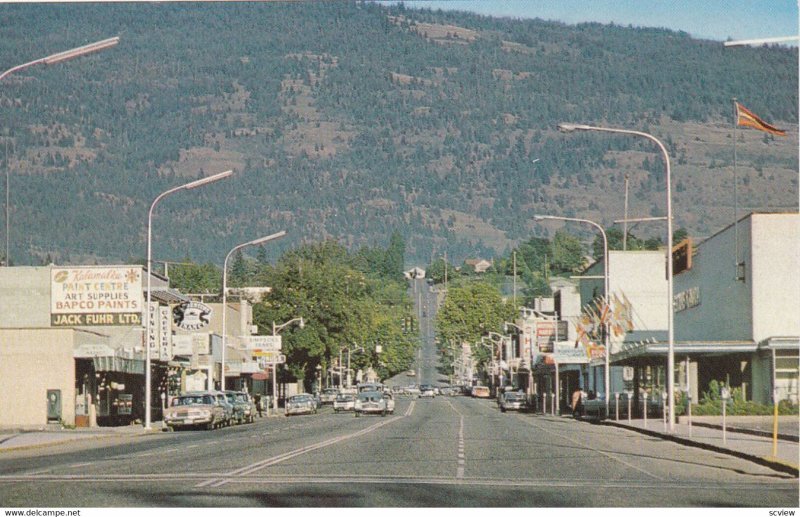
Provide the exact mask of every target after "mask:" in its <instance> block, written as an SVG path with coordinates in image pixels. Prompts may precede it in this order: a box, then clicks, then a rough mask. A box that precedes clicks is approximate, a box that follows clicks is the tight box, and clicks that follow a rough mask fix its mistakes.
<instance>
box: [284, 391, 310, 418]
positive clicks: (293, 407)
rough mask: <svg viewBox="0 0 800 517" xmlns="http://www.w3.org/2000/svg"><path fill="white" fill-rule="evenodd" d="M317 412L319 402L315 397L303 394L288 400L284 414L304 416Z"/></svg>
mask: <svg viewBox="0 0 800 517" xmlns="http://www.w3.org/2000/svg"><path fill="white" fill-rule="evenodd" d="M316 412H317V401H316V400H315V399H314V396H313V395H310V394H308V393H301V394H299V395H293V396H291V397H289V398H288V399H287V400H286V408H285V410H284V413H285V415H286V416H290V415H302V414H309V413H316Z"/></svg>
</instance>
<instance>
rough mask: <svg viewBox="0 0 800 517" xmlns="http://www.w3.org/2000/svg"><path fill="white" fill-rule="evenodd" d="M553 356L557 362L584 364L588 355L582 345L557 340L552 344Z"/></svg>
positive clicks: (587, 360)
mask: <svg viewBox="0 0 800 517" xmlns="http://www.w3.org/2000/svg"><path fill="white" fill-rule="evenodd" d="M553 358H554V359H555V360H556V361H558V364H585V363H588V362H589V356H588V355H587V354H586V349H585V348H584V347H583V345H581V344H578V345H577V346H575V343H572V342H569V341H567V342H565V341H559V342H556V343H554V344H553Z"/></svg>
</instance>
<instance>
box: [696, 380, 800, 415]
mask: <svg viewBox="0 0 800 517" xmlns="http://www.w3.org/2000/svg"><path fill="white" fill-rule="evenodd" d="M722 386H724V383H722V382H718V381H711V382H710V383H709V384H708V391H706V392H703V395H702V397H701V398H700V402H699V403H698V404H692V414H693V415H699V416H706V415H708V416H714V415H722V399H721V398H720V388H721V387H722ZM729 389H730V392H731V398H730V399H728V407H727V409H726V410H725V412H726V414H728V415H732V416H745V415H754V416H758V415H771V414H773V406H772V405H771V404H759V403H757V402H753V401H751V400H745V399H744V392H743V391H742V388H741V387H737V388H729ZM798 409H799V408H798V406H797V405H796V404H792V402H791V401H790V400H782V401H780V402H779V403H778V414H779V415H797V414H798Z"/></svg>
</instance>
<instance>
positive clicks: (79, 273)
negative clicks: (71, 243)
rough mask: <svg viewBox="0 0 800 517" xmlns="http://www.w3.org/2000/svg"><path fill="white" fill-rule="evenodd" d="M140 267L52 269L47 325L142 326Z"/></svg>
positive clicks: (142, 305) (142, 304)
mask: <svg viewBox="0 0 800 517" xmlns="http://www.w3.org/2000/svg"><path fill="white" fill-rule="evenodd" d="M143 307H144V303H143V293H142V267H141V266H79V267H53V268H52V269H51V270H50V325H51V326H53V327H94V326H111V325H141V324H142V308H143Z"/></svg>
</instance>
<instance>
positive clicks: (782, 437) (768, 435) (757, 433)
mask: <svg viewBox="0 0 800 517" xmlns="http://www.w3.org/2000/svg"><path fill="white" fill-rule="evenodd" d="M692 425H694V426H697V427H706V428H708V429H719V430H720V431H721V430H722V425H720V424H709V423H708V422H695V421H692ZM726 429H727V430H728V431H730V432H732V433H741V434H750V435H753V436H764V437H766V438H772V432H770V431H759V430H758V429H748V428H746V427H736V426H730V425H729V426H727V427H726ZM778 440H785V441H787V442H796V441H798V437H797V436H792V435H790V434H786V433H778Z"/></svg>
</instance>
